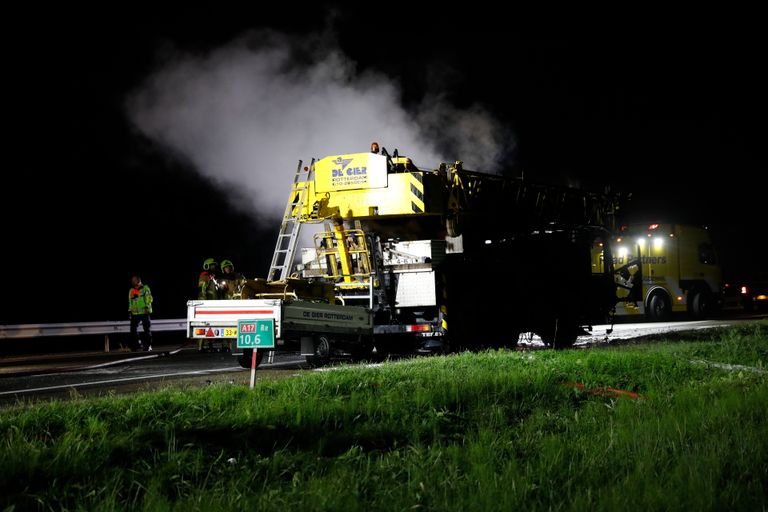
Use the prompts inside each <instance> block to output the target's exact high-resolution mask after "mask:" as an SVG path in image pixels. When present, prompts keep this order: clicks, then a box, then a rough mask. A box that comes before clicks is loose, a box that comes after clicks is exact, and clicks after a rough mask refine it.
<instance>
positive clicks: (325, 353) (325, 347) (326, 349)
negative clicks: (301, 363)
mask: <svg viewBox="0 0 768 512" xmlns="http://www.w3.org/2000/svg"><path fill="white" fill-rule="evenodd" d="M330 360H331V340H330V339H329V338H328V336H325V335H323V336H317V337H315V354H314V355H312V356H307V364H309V366H311V367H313V368H319V367H321V366H325V365H326V364H328V362H329V361H330Z"/></svg>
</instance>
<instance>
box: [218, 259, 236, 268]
mask: <svg viewBox="0 0 768 512" xmlns="http://www.w3.org/2000/svg"><path fill="white" fill-rule="evenodd" d="M224 267H232V270H235V264H234V263H232V262H231V261H229V260H224V261H222V262H221V265H219V268H221V269H222V270H224Z"/></svg>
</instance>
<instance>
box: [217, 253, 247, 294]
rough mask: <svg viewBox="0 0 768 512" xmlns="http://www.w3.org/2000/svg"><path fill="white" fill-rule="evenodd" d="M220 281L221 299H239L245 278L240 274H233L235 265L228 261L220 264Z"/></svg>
mask: <svg viewBox="0 0 768 512" xmlns="http://www.w3.org/2000/svg"><path fill="white" fill-rule="evenodd" d="M221 270H222V271H223V273H222V274H221V276H220V277H221V279H220V280H219V281H220V283H221V288H222V292H223V293H222V298H224V299H229V300H232V299H239V298H241V293H242V291H243V286H244V285H245V278H244V277H243V274H241V273H240V272H235V264H234V263H232V262H231V261H230V260H224V261H222V262H221Z"/></svg>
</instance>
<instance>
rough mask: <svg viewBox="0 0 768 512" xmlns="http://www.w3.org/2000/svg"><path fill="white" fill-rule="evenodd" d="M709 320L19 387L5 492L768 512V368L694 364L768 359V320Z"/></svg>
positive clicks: (5, 428)
mask: <svg viewBox="0 0 768 512" xmlns="http://www.w3.org/2000/svg"><path fill="white" fill-rule="evenodd" d="M700 336H701V338H703V339H705V341H700V342H675V343H652V344H642V345H631V346H621V347H610V348H605V349H591V350H572V351H562V352H532V353H531V352H528V353H525V352H523V353H520V352H508V351H499V352H485V353H478V354H460V355H453V356H448V357H435V358H423V359H416V360H410V361H404V362H398V363H390V364H385V365H382V366H381V367H380V368H375V369H364V368H353V367H350V368H344V369H340V370H337V371H330V372H321V373H312V374H306V375H303V376H301V377H298V378H295V379H285V380H279V381H267V380H263V381H260V382H259V383H258V385H257V388H256V389H255V390H253V391H251V390H248V389H247V388H244V387H241V386H211V387H207V388H204V389H196V390H178V389H166V390H163V391H159V392H154V393H142V394H137V395H133V396H130V397H111V398H97V399H74V400H69V401H58V402H50V403H40V404H20V405H18V406H14V407H9V408H6V409H3V410H1V411H0V436H2V437H1V438H0V509H3V508H4V507H9V508H10V509H11V510H12V509H14V507H16V508H15V509H16V510H29V509H33V510H34V509H36V508H39V509H42V510H48V509H53V510H58V509H69V510H136V509H146V510H183V511H185V512H189V511H191V510H245V509H249V510H280V511H285V510H302V511H303V510H365V511H373V510H419V509H425V510H514V509H521V510H549V509H552V510H590V511H591V510H610V511H613V510H765V509H766V507H768V498H767V497H766V496H767V495H768V421H767V420H766V414H767V413H768V405H767V404H768V377H767V376H766V374H764V373H760V372H751V371H727V370H723V369H718V368H714V367H711V366H706V365H702V364H691V361H692V360H705V361H708V362H717V363H730V364H739V365H744V366H750V367H754V368H765V366H766V362H768V324H765V323H758V324H750V325H749V326H747V327H743V328H738V329H737V328H732V329H726V330H721V331H717V332H714V333H701V335H700ZM568 382H579V383H583V384H584V385H585V386H586V388H587V389H585V390H579V389H576V388H574V387H573V386H571V385H567V384H564V383H568ZM602 387H612V388H619V389H624V390H630V391H634V392H637V393H639V394H640V397H641V398H639V399H637V400H632V399H629V398H625V397H620V396H614V395H611V394H608V395H599V394H594V393H592V392H590V391H589V390H590V389H593V390H594V389H596V388H602Z"/></svg>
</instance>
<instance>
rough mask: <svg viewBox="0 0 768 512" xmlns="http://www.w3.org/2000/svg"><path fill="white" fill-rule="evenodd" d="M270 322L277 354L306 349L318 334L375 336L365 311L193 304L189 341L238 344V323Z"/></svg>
mask: <svg viewBox="0 0 768 512" xmlns="http://www.w3.org/2000/svg"><path fill="white" fill-rule="evenodd" d="M269 319H273V320H274V321H275V350H280V349H281V348H283V349H285V350H291V349H292V348H298V346H299V344H300V343H302V342H304V344H305V345H307V343H308V342H309V341H311V340H312V337H313V336H315V335H318V334H327V335H333V336H338V337H354V336H371V334H372V332H373V317H372V315H371V312H370V311H369V310H368V309H366V308H363V307H357V306H341V305H335V304H325V303H320V302H309V301H302V300H283V299H246V300H191V301H188V302H187V337H188V338H194V339H199V338H206V339H211V338H213V339H217V338H218V339H222V340H223V339H227V338H230V339H233V340H236V338H237V324H238V321H239V320H269ZM232 345H233V346H235V343H234V342H233V344H232ZM307 346H308V345H307ZM307 350H308V349H307ZM304 351H305V349H304V347H302V352H304Z"/></svg>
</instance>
